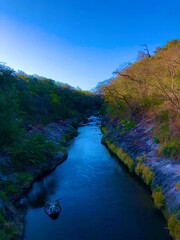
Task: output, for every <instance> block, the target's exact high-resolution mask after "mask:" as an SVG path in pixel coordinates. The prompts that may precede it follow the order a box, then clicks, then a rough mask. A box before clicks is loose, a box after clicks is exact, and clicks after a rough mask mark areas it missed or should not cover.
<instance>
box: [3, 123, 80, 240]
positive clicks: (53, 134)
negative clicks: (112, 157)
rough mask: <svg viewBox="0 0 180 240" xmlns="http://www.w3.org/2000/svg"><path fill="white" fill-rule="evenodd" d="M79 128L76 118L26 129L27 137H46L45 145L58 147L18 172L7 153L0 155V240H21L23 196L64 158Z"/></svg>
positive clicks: (23, 210)
mask: <svg viewBox="0 0 180 240" xmlns="http://www.w3.org/2000/svg"><path fill="white" fill-rule="evenodd" d="M78 125H79V123H78V121H77V120H76V119H73V120H71V119H70V120H66V121H59V123H50V124H48V125H46V126H45V127H43V126H38V127H36V128H32V129H31V130H29V131H28V133H27V135H28V136H30V137H31V136H34V135H38V136H39V135H40V136H45V137H46V139H47V141H48V143H51V144H53V146H55V147H57V148H55V149H56V151H55V152H53V153H48V155H47V156H53V157H51V158H46V159H44V160H43V161H41V162H40V163H37V164H27V165H25V166H23V168H21V171H19V167H18V168H17V166H14V164H13V160H12V159H11V158H10V157H9V156H8V155H7V154H1V156H0V158H1V161H0V185H1V186H2V188H1V194H0V239H2V240H4V239H6V240H8V239H13V240H15V239H18V240H20V239H23V231H24V223H23V221H24V213H25V209H26V206H27V204H28V200H27V199H26V198H25V194H26V192H27V191H28V190H29V188H30V187H31V185H32V183H33V182H34V181H35V180H36V179H37V178H39V177H42V176H43V175H44V174H46V173H48V172H50V171H52V170H53V169H54V168H56V167H57V166H58V165H59V164H60V163H61V162H63V161H64V160H65V159H66V158H67V155H68V153H67V149H66V145H67V143H68V141H69V140H70V139H72V138H73V137H75V136H77V127H78ZM22 169H23V172H22ZM2 189H3V190H2Z"/></svg>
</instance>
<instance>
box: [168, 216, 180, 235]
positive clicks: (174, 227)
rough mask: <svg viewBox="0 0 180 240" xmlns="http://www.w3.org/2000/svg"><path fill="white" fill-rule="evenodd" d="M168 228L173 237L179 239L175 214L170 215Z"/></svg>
mask: <svg viewBox="0 0 180 240" xmlns="http://www.w3.org/2000/svg"><path fill="white" fill-rule="evenodd" d="M168 230H169V232H170V234H171V236H172V237H173V238H174V239H176V240H180V221H179V220H178V219H177V218H176V216H175V215H172V216H171V217H170V218H169V220H168Z"/></svg>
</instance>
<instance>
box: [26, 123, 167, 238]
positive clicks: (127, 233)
mask: <svg viewBox="0 0 180 240" xmlns="http://www.w3.org/2000/svg"><path fill="white" fill-rule="evenodd" d="M79 132H80V134H79V136H78V137H77V138H76V139H74V140H73V141H72V142H71V145H70V146H69V156H68V159H67V160H66V161H65V162H63V163H62V164H61V165H60V166H59V167H57V168H56V170H55V171H53V172H52V173H51V174H49V175H48V176H46V177H45V178H43V179H42V180H40V181H37V182H36V183H35V184H34V185H33V187H32V190H31V192H30V193H29V199H30V203H31V205H30V207H29V209H28V211H27V215H26V228H25V240H49V239H51V240H59V239H61V240H124V239H125V240H131V239H132V240H168V239H170V238H169V236H168V232H167V230H166V229H165V227H166V223H165V220H164V218H163V217H162V215H161V213H160V212H159V211H157V210H156V209H155V208H154V206H153V202H152V199H151V194H150V191H149V189H148V188H147V187H146V186H145V185H144V184H143V183H142V182H141V181H139V179H138V178H134V176H132V175H131V174H130V173H129V172H128V171H127V169H126V168H125V167H124V165H122V164H119V163H118V162H117V160H115V158H114V156H112V155H111V154H110V153H109V151H108V150H107V149H106V147H105V146H103V145H102V144H101V137H102V134H101V132H100V129H99V127H98V126H96V124H92V125H89V126H84V127H82V128H80V129H79ZM59 198H61V200H60V205H61V207H62V212H61V213H60V216H59V218H58V219H56V221H53V220H52V219H50V218H49V217H48V216H47V215H46V214H45V213H44V210H43V207H44V202H45V201H52V200H55V199H59Z"/></svg>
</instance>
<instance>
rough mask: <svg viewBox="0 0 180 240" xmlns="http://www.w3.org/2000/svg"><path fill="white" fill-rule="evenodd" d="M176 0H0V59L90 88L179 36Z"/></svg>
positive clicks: (179, 6)
mask: <svg viewBox="0 0 180 240" xmlns="http://www.w3.org/2000/svg"><path fill="white" fill-rule="evenodd" d="M179 9H180V1H179V0H171V1H166V0H163V1H162V0H159V1H157V0H156V1H155V0H152V1H144V0H143V1H142V0H136V1H135V0H134V1H132V0H129V1H128V0H123V1H122V0H119V1H118V0H111V1H110V0H106V1H102V0H96V1H95V0H84V1H82V0H0V61H1V62H6V63H7V65H9V66H11V67H13V68H14V69H15V70H18V69H20V70H23V71H25V72H26V73H28V74H35V73H36V74H39V75H41V76H44V77H49V78H52V79H54V80H57V81H61V82H66V83H68V84H70V85H72V86H74V87H76V86H79V87H81V88H82V89H86V90H87V89H91V88H93V87H95V85H96V84H97V83H98V82H99V81H103V80H105V79H108V78H110V77H111V76H112V72H113V70H115V69H116V68H117V67H118V66H120V65H122V64H124V63H125V62H129V61H130V62H133V61H135V59H136V57H137V52H138V51H139V50H142V49H143V47H142V46H141V45H142V44H147V45H148V46H149V49H150V51H151V52H153V51H154V50H155V48H156V47H159V46H163V45H165V44H166V42H167V41H170V40H173V39H179V38H180V14H179Z"/></svg>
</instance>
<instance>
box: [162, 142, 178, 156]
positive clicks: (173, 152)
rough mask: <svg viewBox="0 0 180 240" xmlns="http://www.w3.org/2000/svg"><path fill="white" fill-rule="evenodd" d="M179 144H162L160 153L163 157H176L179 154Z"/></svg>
mask: <svg viewBox="0 0 180 240" xmlns="http://www.w3.org/2000/svg"><path fill="white" fill-rule="evenodd" d="M179 149H180V143H179V141H178V140H177V141H170V142H165V143H163V144H162V146H161V148H160V152H161V153H162V154H163V155H164V156H165V157H174V158H175V157H177V156H179V154H180V150H179Z"/></svg>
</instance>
